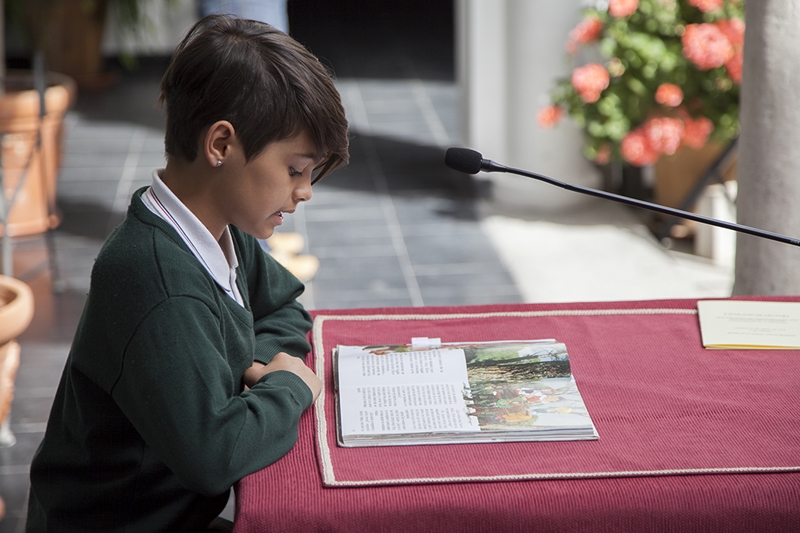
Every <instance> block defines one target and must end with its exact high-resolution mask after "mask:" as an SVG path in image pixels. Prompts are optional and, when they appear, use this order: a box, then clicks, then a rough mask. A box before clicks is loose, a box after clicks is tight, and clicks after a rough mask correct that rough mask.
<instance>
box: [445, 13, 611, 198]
mask: <svg viewBox="0 0 800 533" xmlns="http://www.w3.org/2000/svg"><path fill="white" fill-rule="evenodd" d="M582 5H583V2H582V0H563V1H560V2H532V1H530V0H457V1H456V35H457V42H456V54H457V76H458V81H459V88H460V91H461V98H462V100H461V120H462V134H463V138H464V142H465V145H466V146H468V147H470V148H473V149H475V150H478V151H479V152H481V153H482V154H483V156H484V157H486V158H489V159H492V160H494V161H496V162H498V163H502V164H505V165H508V166H513V167H519V168H523V169H526V170H531V171H534V172H538V173H541V174H546V175H549V176H550V177H552V178H554V179H557V180H559V181H566V182H570V183H573V184H576V185H583V186H590V187H597V186H598V184H599V173H598V172H597V171H596V169H595V168H594V167H593V166H592V165H591V164H590V163H589V162H588V161H587V160H586V159H585V158H584V157H583V155H582V148H583V141H582V138H581V133H580V130H579V129H578V128H577V127H576V126H575V125H574V124H572V123H571V122H570V121H569V120H568V119H567V118H566V117H565V118H564V119H563V120H562V122H561V123H560V124H559V125H558V126H557V127H556V128H554V129H547V130H545V129H542V128H541V127H539V125H538V124H537V123H536V115H537V113H538V111H539V109H540V108H541V107H542V106H544V105H546V104H548V103H549V93H550V91H551V90H552V89H553V88H554V87H555V80H556V79H558V78H562V77H568V76H569V75H570V72H571V65H570V62H569V61H568V56H567V53H566V50H565V48H564V43H565V42H566V41H567V38H568V34H569V31H570V30H571V29H572V28H574V27H575V25H576V24H577V23H578V21H580V20H581V17H582V15H581V6H582ZM480 176H481V177H486V178H488V177H491V179H492V181H493V184H494V191H495V197H496V199H498V200H499V201H501V202H506V203H511V204H517V205H522V206H527V207H531V208H534V209H547V210H551V209H552V210H557V209H562V208H564V207H569V206H573V205H575V204H578V203H582V202H583V201H585V199H586V197H585V196H581V195H579V194H576V193H572V192H568V191H564V190H563V189H560V188H557V187H553V186H552V185H547V184H543V183H539V182H536V181H533V180H529V179H526V178H521V177H516V176H510V175H504V174H481V175H480Z"/></svg>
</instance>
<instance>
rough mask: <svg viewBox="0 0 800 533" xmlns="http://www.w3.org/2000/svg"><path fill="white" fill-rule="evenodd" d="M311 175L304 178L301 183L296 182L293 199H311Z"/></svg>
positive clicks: (302, 200)
mask: <svg viewBox="0 0 800 533" xmlns="http://www.w3.org/2000/svg"><path fill="white" fill-rule="evenodd" d="M311 195H312V192H311V176H309V177H308V178H306V179H304V180H303V182H302V183H300V184H298V186H297V188H296V189H295V190H294V198H295V200H296V201H297V202H298V203H300V202H307V201H309V200H311Z"/></svg>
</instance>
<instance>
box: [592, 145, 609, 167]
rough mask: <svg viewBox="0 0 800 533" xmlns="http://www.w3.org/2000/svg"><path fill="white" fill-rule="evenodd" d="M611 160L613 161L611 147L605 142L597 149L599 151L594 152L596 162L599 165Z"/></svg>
mask: <svg viewBox="0 0 800 533" xmlns="http://www.w3.org/2000/svg"><path fill="white" fill-rule="evenodd" d="M609 161H611V147H610V146H609V145H607V144H604V145H603V146H601V147H600V149H599V150H597V153H596V154H594V162H595V163H597V164H598V165H605V164H606V163H608V162H609Z"/></svg>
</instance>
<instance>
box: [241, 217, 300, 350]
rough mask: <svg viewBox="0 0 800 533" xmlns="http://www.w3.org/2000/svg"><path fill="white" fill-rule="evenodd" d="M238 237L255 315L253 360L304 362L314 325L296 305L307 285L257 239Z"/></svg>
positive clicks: (242, 235)
mask: <svg viewBox="0 0 800 533" xmlns="http://www.w3.org/2000/svg"><path fill="white" fill-rule="evenodd" d="M237 236H238V239H237V241H238V245H239V250H240V254H241V257H242V258H243V263H244V264H245V266H246V274H247V276H246V280H247V296H248V298H249V301H250V307H251V311H252V313H253V330H254V333H255V337H256V346H255V350H254V359H255V360H256V361H259V362H262V363H265V364H266V363H268V362H269V361H270V360H272V358H273V357H274V356H275V354H277V353H278V352H286V353H288V354H289V355H294V356H296V357H301V358H305V356H306V354H307V353H308V352H309V351H310V350H311V345H310V344H309V343H308V340H307V335H308V332H309V330H310V329H311V325H312V321H311V317H310V316H309V314H308V312H307V311H306V310H305V309H304V308H303V306H302V305H301V304H300V303H299V302H298V301H297V298H298V297H299V296H300V295H301V294H302V293H303V290H304V289H305V287H304V285H303V284H302V282H300V280H298V279H297V278H296V277H294V276H293V275H292V274H291V273H290V272H289V271H288V270H286V269H285V268H284V267H283V266H281V265H280V264H279V263H278V262H277V261H275V259H273V258H272V257H271V256H270V255H269V254H267V253H265V252H264V251H263V250H262V249H261V247H260V246H259V245H258V242H257V241H256V240H255V239H254V238H252V237H250V236H249V235H245V234H243V233H241V232H239V231H238V230H237Z"/></svg>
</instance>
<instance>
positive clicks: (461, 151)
mask: <svg viewBox="0 0 800 533" xmlns="http://www.w3.org/2000/svg"><path fill="white" fill-rule="evenodd" d="M444 164H445V165H447V166H448V167H450V168H452V169H453V170H457V171H459V172H464V173H465V174H477V173H478V172H481V171H483V172H507V173H509V174H517V175H519V176H525V177H527V178H533V179H535V180H539V181H543V182H545V183H549V184H550V185H555V186H556V187H561V188H562V189H566V190H568V191H574V192H579V193H581V194H588V195H589V196H595V197H597V198H605V199H606V200H611V201H614V202H619V203H622V204H626V205H631V206H633V207H640V208H642V209H649V210H650V211H655V212H657V213H663V214H665V215H671V216H674V217H679V218H685V219H687V220H694V221H695V222H701V223H703V224H709V225H711V226H717V227H720V228H725V229H729V230H733V231H738V232H741V233H747V234H749V235H755V236H756V237H763V238H765V239H771V240H773V241H778V242H782V243H785V244H793V245H794V246H800V239H795V238H793V237H787V236H786V235H781V234H780V233H772V232H771V231H765V230H761V229H758V228H753V227H750V226H744V225H742V224H735V223H733V222H726V221H724V220H717V219H716V218H710V217H705V216H702V215H698V214H696V213H690V212H688V211H681V210H680V209H674V208H672V207H666V206H663V205H659V204H652V203H650V202H645V201H643V200H637V199H635V198H629V197H627V196H621V195H619V194H614V193H610V192H605V191H598V190H597V189H591V188H589V187H580V186H578V185H572V184H570V183H565V182H563V181H558V180H554V179H553V178H550V177H547V176H543V175H541V174H536V173H534V172H528V171H527V170H520V169H518V168H512V167H507V166H504V165H500V164H498V163H495V162H494V161H492V160H491V159H484V158H483V156H482V155H481V154H480V153H478V152H476V151H475V150H470V149H469V148H448V149H447V152H446V153H445V156H444Z"/></svg>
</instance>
